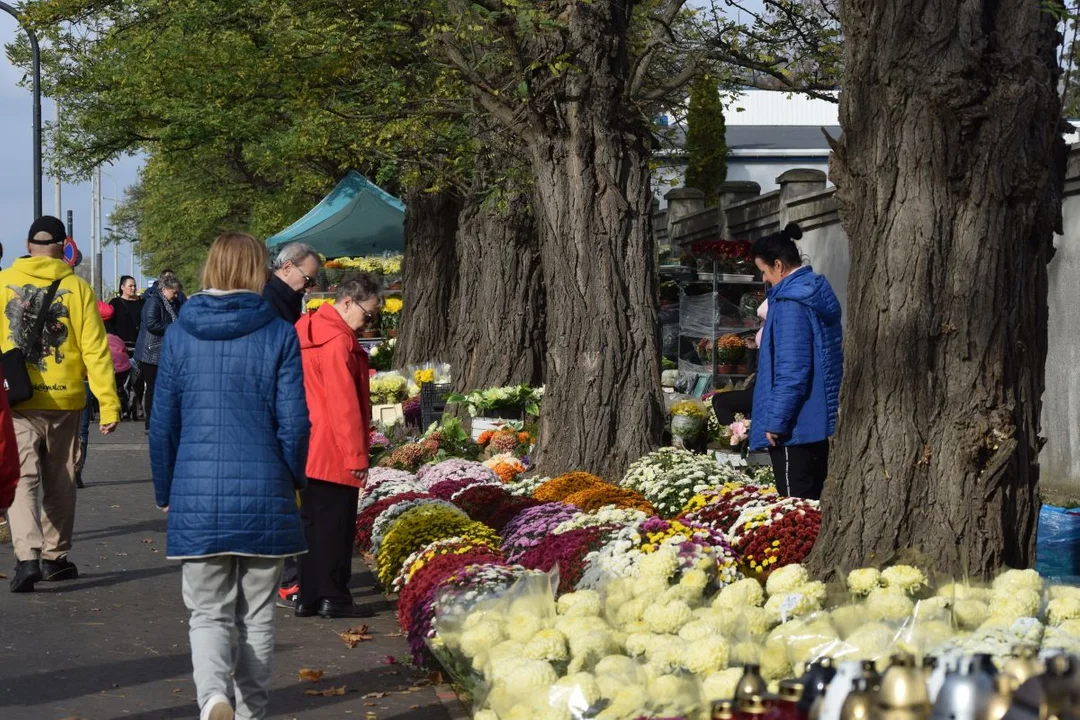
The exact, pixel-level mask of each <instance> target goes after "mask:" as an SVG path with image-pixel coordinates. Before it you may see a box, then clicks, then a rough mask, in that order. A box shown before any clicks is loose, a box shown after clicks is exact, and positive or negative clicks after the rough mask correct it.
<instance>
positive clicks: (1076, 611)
mask: <svg viewBox="0 0 1080 720" xmlns="http://www.w3.org/2000/svg"><path fill="white" fill-rule="evenodd" d="M1077 618H1080V598H1075V597H1059V598H1057V599H1055V600H1051V601H1050V602H1049V603H1047V605H1046V620H1047V622H1049V623H1050V624H1051V625H1061V624H1062V623H1063V622H1065V621H1066V620H1075V619H1077Z"/></svg>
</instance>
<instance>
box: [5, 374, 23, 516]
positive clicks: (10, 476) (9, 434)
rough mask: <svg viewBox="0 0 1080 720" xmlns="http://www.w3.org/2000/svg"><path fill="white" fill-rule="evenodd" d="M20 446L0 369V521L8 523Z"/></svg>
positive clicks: (17, 469)
mask: <svg viewBox="0 0 1080 720" xmlns="http://www.w3.org/2000/svg"><path fill="white" fill-rule="evenodd" d="M20 472H21V471H20V466H19V446H18V445H17V444H16V442H15V426H14V424H12V421H11V406H10V405H8V399H7V385H6V384H5V383H4V373H3V372H2V371H0V522H4V524H6V519H5V518H6V514H7V510H8V508H9V507H11V503H12V501H13V500H14V499H15V486H16V485H18V484H19V474H20Z"/></svg>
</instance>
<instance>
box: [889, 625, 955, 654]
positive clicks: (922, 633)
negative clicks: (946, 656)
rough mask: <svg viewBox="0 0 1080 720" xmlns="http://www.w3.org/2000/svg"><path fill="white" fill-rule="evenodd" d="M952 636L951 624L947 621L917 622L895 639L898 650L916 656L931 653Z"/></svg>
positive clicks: (936, 650) (942, 645)
mask: <svg viewBox="0 0 1080 720" xmlns="http://www.w3.org/2000/svg"><path fill="white" fill-rule="evenodd" d="M954 636H955V633H954V632H953V628H952V625H951V624H950V623H949V622H947V621H940V620H932V621H930V622H919V623H916V624H915V627H914V628H913V629H912V630H911V631H910V632H906V633H901V635H900V636H899V638H898V639H897V648H898V649H899V650H900V652H905V653H909V654H911V655H915V656H916V657H919V656H922V655H933V654H936V653H937V652H938V650H939V649H940V648H942V647H944V646H945V644H946V643H948V642H950V641H951V640H952V639H953V637H954Z"/></svg>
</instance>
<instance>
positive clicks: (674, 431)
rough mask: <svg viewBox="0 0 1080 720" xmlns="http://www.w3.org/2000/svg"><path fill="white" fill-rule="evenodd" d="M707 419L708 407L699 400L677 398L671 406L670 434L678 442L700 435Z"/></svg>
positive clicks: (690, 439)
mask: <svg viewBox="0 0 1080 720" xmlns="http://www.w3.org/2000/svg"><path fill="white" fill-rule="evenodd" d="M708 419H709V409H708V408H707V407H705V403H703V402H701V401H700V400H691V399H687V400H679V401H678V402H676V403H675V404H674V405H672V406H671V435H672V437H673V438H675V439H676V440H677V441H678V442H680V443H685V442H688V441H692V440H694V439H695V438H697V437H698V436H699V435H701V433H702V431H703V430H704V429H705V425H706V423H707V422H708Z"/></svg>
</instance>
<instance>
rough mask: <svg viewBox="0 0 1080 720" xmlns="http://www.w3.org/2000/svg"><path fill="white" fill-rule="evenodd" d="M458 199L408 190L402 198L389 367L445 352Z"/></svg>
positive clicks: (454, 272) (447, 354) (436, 357)
mask: <svg viewBox="0 0 1080 720" xmlns="http://www.w3.org/2000/svg"><path fill="white" fill-rule="evenodd" d="M460 211H461V199H460V198H459V197H458V195H457V194H456V193H454V192H452V191H441V192H428V191H424V190H411V191H409V193H408V195H407V196H406V202H405V257H404V259H403V263H402V271H401V285H402V299H403V300H404V302H405V307H404V309H403V310H402V315H401V323H400V328H399V329H398V341H397V347H396V348H395V349H394V367H398V368H400V367H404V366H407V365H414V364H417V363H422V362H429V361H443V362H445V361H446V360H447V359H448V358H449V357H450V309H451V306H452V304H453V301H454V293H455V291H456V289H457V258H456V252H455V235H456V233H457V221H458V213H459V212H460Z"/></svg>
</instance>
